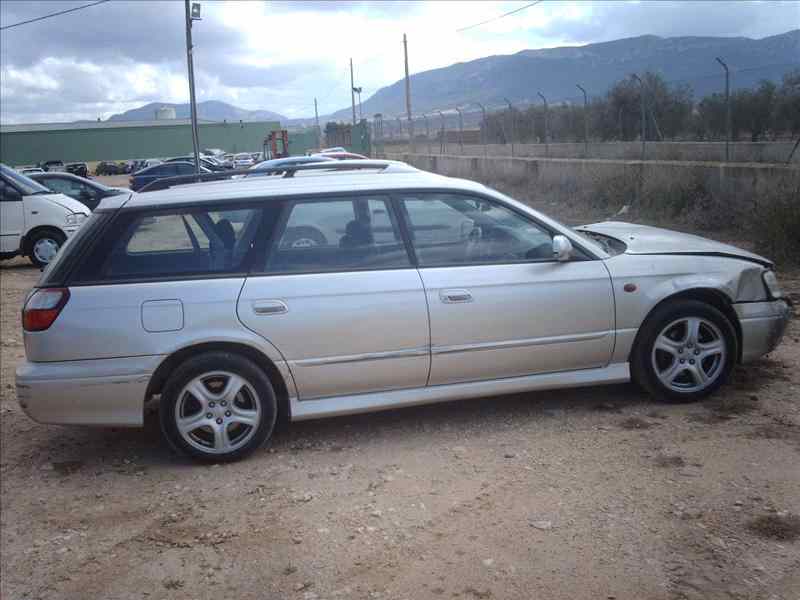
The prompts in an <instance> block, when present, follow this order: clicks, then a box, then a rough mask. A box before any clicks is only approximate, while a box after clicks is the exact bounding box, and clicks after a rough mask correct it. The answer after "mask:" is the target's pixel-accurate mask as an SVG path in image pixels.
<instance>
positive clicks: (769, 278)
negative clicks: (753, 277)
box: [761, 270, 783, 299]
mask: <svg viewBox="0 0 800 600" xmlns="http://www.w3.org/2000/svg"><path fill="white" fill-rule="evenodd" d="M761 279H762V280H763V281H764V287H766V288H767V292H769V295H770V296H771V297H772V298H775V299H778V298H783V290H782V289H781V286H780V284H779V283H778V278H777V277H776V276H775V271H771V270H770V271H764V273H763V274H762V275H761Z"/></svg>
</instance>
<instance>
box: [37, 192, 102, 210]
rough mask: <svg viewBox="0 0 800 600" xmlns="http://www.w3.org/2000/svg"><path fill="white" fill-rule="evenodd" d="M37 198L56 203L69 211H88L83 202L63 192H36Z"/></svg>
mask: <svg viewBox="0 0 800 600" xmlns="http://www.w3.org/2000/svg"><path fill="white" fill-rule="evenodd" d="M36 197H37V198H40V199H42V200H49V201H50V202H54V203H55V204H58V205H59V206H61V207H62V208H66V209H67V210H68V211H70V212H74V213H83V214H87V213H90V212H92V211H90V210H89V209H88V208H87V207H86V205H85V204H84V203H83V202H78V201H77V200H75V199H74V198H70V197H69V196H65V195H64V194H36Z"/></svg>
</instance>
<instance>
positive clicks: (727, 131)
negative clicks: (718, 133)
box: [717, 57, 731, 162]
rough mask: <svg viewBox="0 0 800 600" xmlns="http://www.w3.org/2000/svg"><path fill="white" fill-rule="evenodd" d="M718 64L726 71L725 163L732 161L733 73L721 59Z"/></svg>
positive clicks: (718, 58) (718, 59)
mask: <svg viewBox="0 0 800 600" xmlns="http://www.w3.org/2000/svg"><path fill="white" fill-rule="evenodd" d="M717 62H718V63H719V64H721V65H722V68H723V69H725V162H730V160H731V148H730V144H731V72H730V71H729V70H728V65H726V64H725V61H724V60H722V59H721V58H720V57H717Z"/></svg>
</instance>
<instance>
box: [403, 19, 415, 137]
mask: <svg viewBox="0 0 800 600" xmlns="http://www.w3.org/2000/svg"><path fill="white" fill-rule="evenodd" d="M403 54H404V56H405V61H406V115H407V116H408V144H409V148H410V149H411V152H412V153H413V152H414V120H413V119H412V118H411V78H410V77H409V75H408V40H407V39H406V34H405V33H404V34H403Z"/></svg>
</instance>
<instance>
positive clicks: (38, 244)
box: [0, 164, 89, 267]
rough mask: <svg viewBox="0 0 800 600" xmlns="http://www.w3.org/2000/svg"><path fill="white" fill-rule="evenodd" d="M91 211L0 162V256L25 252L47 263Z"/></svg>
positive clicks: (35, 261) (26, 254)
mask: <svg viewBox="0 0 800 600" xmlns="http://www.w3.org/2000/svg"><path fill="white" fill-rule="evenodd" d="M88 214H89V209H88V208H87V207H86V206H85V205H84V204H82V203H80V202H78V201H77V200H73V199H72V198H70V197H69V196H65V195H64V194H54V193H53V192H51V191H50V190H49V189H47V188H46V187H44V186H43V185H42V184H40V183H37V182H36V181H34V180H33V179H31V178H29V177H27V176H25V175H23V174H21V173H18V172H17V171H15V170H13V169H11V168H9V167H7V166H6V165H4V164H0V259H8V258H13V257H15V256H18V255H23V256H27V257H29V258H30V259H31V262H32V263H33V264H35V265H36V266H39V267H43V266H45V265H47V264H48V263H49V262H50V261H51V260H53V257H55V255H56V253H57V252H58V251H59V249H60V248H61V246H62V245H64V242H66V241H67V238H68V237H69V236H70V235H72V234H73V233H74V232H76V231H77V230H78V228H79V227H80V226H81V224H82V223H83V222H84V221H85V220H86V218H87V217H88Z"/></svg>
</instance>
